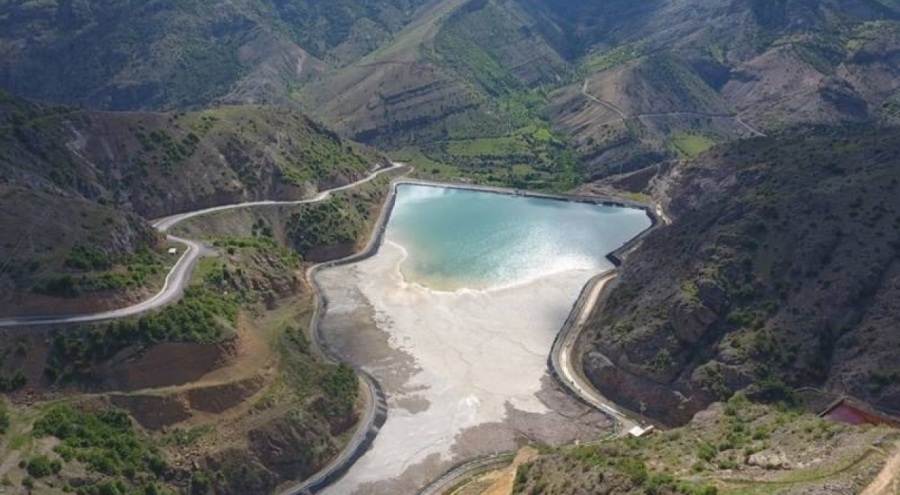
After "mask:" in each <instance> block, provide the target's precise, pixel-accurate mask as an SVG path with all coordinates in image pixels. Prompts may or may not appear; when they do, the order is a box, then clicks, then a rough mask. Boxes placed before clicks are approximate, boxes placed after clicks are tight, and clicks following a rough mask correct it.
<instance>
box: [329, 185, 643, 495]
mask: <svg viewBox="0 0 900 495" xmlns="http://www.w3.org/2000/svg"><path fill="white" fill-rule="evenodd" d="M396 194H397V197H396V202H395V205H394V208H393V210H392V211H391V216H390V219H389V221H388V224H387V228H386V231H385V236H384V240H383V243H382V244H381V246H380V248H379V250H378V252H377V253H376V254H375V255H374V256H372V257H370V258H367V259H365V260H363V261H360V262H357V263H354V264H349V265H343V266H336V267H332V268H327V269H324V270H322V271H320V272H319V273H318V274H317V281H318V283H319V285H320V287H321V289H322V291H323V296H324V297H325V299H326V300H327V301H328V304H327V306H326V310H325V313H324V315H323V318H322V320H321V324H320V335H321V337H322V339H323V341H324V342H323V343H324V344H325V345H326V346H328V347H329V349H331V350H332V351H333V352H334V353H335V354H337V356H339V357H340V358H341V359H342V360H345V361H347V362H348V363H351V364H353V365H355V366H359V367H361V368H363V369H365V370H366V371H368V372H369V373H371V374H372V375H373V376H375V377H376V378H377V379H378V380H379V382H380V383H381V384H382V386H383V387H384V389H385V391H386V393H387V397H388V408H389V414H388V419H387V422H386V423H385V424H384V426H383V427H382V429H381V431H380V432H379V434H378V436H377V437H376V439H375V442H374V444H373V445H372V448H371V449H370V450H369V451H368V452H367V453H366V454H365V455H363V456H362V458H360V459H359V460H358V461H357V462H356V463H355V464H354V465H353V467H352V468H351V469H350V471H349V472H348V473H347V474H346V475H345V476H344V477H343V478H341V479H340V480H338V481H337V482H336V483H335V484H333V485H331V486H330V487H329V488H328V489H327V490H325V492H324V493H327V494H329V495H345V494H392V495H393V494H404V493H416V491H417V490H418V489H420V488H421V487H422V486H423V485H425V484H426V483H428V482H429V481H431V480H433V479H435V478H437V477H438V476H440V475H441V474H442V473H443V472H444V471H446V470H447V469H448V468H450V467H452V466H453V465H455V464H458V463H460V462H464V461H466V460H468V459H473V458H476V457H480V456H484V455H489V454H493V453H496V452H504V451H511V450H515V449H516V447H517V446H519V445H522V444H524V443H528V442H535V441H537V442H543V443H547V444H551V445H555V444H564V443H571V442H575V441H589V440H592V439H595V438H598V437H600V436H602V435H604V434H605V433H607V432H608V427H609V420H608V419H607V418H606V417H605V416H604V415H603V414H601V413H599V412H597V411H595V410H593V409H591V408H589V407H587V406H585V405H583V404H581V403H579V402H578V401H576V400H574V399H572V398H571V397H569V396H568V395H566V394H565V393H564V392H563V391H562V390H561V389H560V388H559V386H558V385H557V384H556V383H555V382H554V381H553V380H552V379H551V378H550V376H549V375H548V371H547V369H548V368H547V356H548V353H549V351H550V348H551V346H552V345H553V341H554V338H555V337H556V334H557V332H558V331H559V329H560V327H561V326H562V324H563V322H564V321H565V320H566V318H567V317H568V316H569V313H570V311H571V309H572V304H573V302H574V301H575V300H576V299H577V298H578V295H579V293H580V292H581V290H582V288H583V287H584V286H585V284H586V283H587V282H588V280H590V279H591V278H592V277H594V276H595V275H597V274H598V273H601V272H604V271H607V270H611V269H612V268H613V267H612V265H611V264H610V263H609V262H608V261H607V260H606V257H605V256H606V254H608V253H610V252H612V251H614V250H615V249H617V248H619V247H620V246H621V245H623V244H625V243H626V242H628V241H629V240H630V239H632V238H634V237H635V236H637V235H638V234H639V233H640V232H642V231H644V230H645V229H647V228H648V227H649V226H650V224H651V220H650V218H649V217H648V215H647V214H646V212H644V211H643V210H639V209H633V208H623V207H611V206H600V205H595V204H589V203H577V202H569V201H559V200H552V199H543V198H528V197H520V196H515V195H510V194H496V193H491V192H484V191H474V190H466V189H457V188H445V187H437V186H425V185H411V184H403V185H399V186H397V192H396Z"/></svg>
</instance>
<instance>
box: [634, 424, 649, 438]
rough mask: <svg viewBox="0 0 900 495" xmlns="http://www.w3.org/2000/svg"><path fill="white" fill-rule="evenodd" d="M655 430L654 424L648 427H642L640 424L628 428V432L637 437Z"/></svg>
mask: <svg viewBox="0 0 900 495" xmlns="http://www.w3.org/2000/svg"><path fill="white" fill-rule="evenodd" d="M652 432H653V425H650V426H648V427H646V428H641V427H640V426H635V427H634V428H632V429H630V430H628V434H629V435H631V436H633V437H635V438H640V437H642V436H644V435H648V434H650V433H652Z"/></svg>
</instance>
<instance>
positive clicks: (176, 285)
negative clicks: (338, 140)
mask: <svg viewBox="0 0 900 495" xmlns="http://www.w3.org/2000/svg"><path fill="white" fill-rule="evenodd" d="M401 167H403V164H400V163H394V164H392V166H391V167H387V168H382V169H379V170H377V171H375V172H373V173H371V174H370V175H369V176H367V177H365V178H363V179H360V180H358V181H356V182H353V183H350V184H347V185H344V186H340V187H336V188H334V189H328V190H326V191H322V192H320V193H319V194H317V195H316V196H315V197H314V198H310V199H302V200H298V201H248V202H244V203H237V204H233V205H225V206H216V207H213V208H205V209H203V210H197V211H192V212H188V213H180V214H178V215H172V216H170V217H165V218H161V219H159V220H156V221H154V222H153V227H154V228H156V230H158V231H160V232H163V233H166V232H167V231H168V230H169V229H171V228H172V227H174V226H175V225H178V224H179V223H181V222H183V221H185V220H188V219H190V218H194V217H199V216H202V215H208V214H210V213H215V212H219V211H226V210H234V209H238V208H248V207H254V206H277V205H288V206H289V205H302V204H307V203H317V202H319V201H324V200H326V199H328V198H329V197H330V196H331V195H332V194H333V193H335V192H338V191H343V190H345V189H350V188H353V187H356V186H359V185H360V184H364V183H366V182H369V181H371V180H372V179H374V178H375V177H377V176H378V175H379V174H382V173H384V172H388V171H391V170H396V169H398V168H401ZM166 237H167V239H168V240H169V241H172V242H176V243H179V244H182V245H184V246H185V247H186V249H185V251H184V253H183V254H182V255H181V258H179V259H178V261H177V262H176V263H175V266H173V267H172V270H171V271H169V274H168V275H167V276H166V281H165V283H164V284H163V287H162V289H161V290H160V291H159V292H158V293H157V294H156V295H154V296H153V297H151V298H149V299H147V300H145V301H142V302H139V303H137V304H134V305H132V306H128V307H125V308H121V309H113V310H109V311H103V312H99V313H90V314H83V315H55V316H22V317H12V318H3V319H0V328H3V327H18V326H30V325H61V324H72V323H90V322H97V321H106V320H114V319H117V318H125V317H129V316H136V315H139V314H142V313H146V312H148V311H152V310H154V309H158V308H161V307H163V306H165V305H167V304H169V303H171V302H174V301H176V300H178V299H179V298H180V297H181V295H182V294H183V293H184V287H185V286H186V285H187V283H188V281H189V279H190V274H191V270H192V269H193V267H194V265H195V264H196V262H197V260H198V259H199V258H200V256H202V255H203V253H204V252H206V248H205V247H204V246H203V244H202V243H200V242H197V241H193V240H190V239H184V238H182V237H177V236H174V235H171V234H167V236H166Z"/></svg>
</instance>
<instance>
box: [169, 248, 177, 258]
mask: <svg viewBox="0 0 900 495" xmlns="http://www.w3.org/2000/svg"><path fill="white" fill-rule="evenodd" d="M169 254H171V255H172V256H174V255H176V254H178V248H169Z"/></svg>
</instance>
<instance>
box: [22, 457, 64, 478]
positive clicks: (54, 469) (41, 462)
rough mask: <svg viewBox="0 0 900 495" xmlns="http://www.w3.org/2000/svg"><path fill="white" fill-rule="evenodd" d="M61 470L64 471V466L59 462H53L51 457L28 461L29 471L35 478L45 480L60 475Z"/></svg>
mask: <svg viewBox="0 0 900 495" xmlns="http://www.w3.org/2000/svg"><path fill="white" fill-rule="evenodd" d="M60 469H62V464H61V463H60V462H59V461H58V460H55V459H54V460H52V461H51V460H50V458H49V457H47V456H45V455H39V456H37V457H35V458H34V459H32V460H30V461H28V468H27V471H28V474H29V475H30V476H32V477H34V478H43V477H45V476H50V475H51V474H56V473H58V472H59V470H60Z"/></svg>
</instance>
